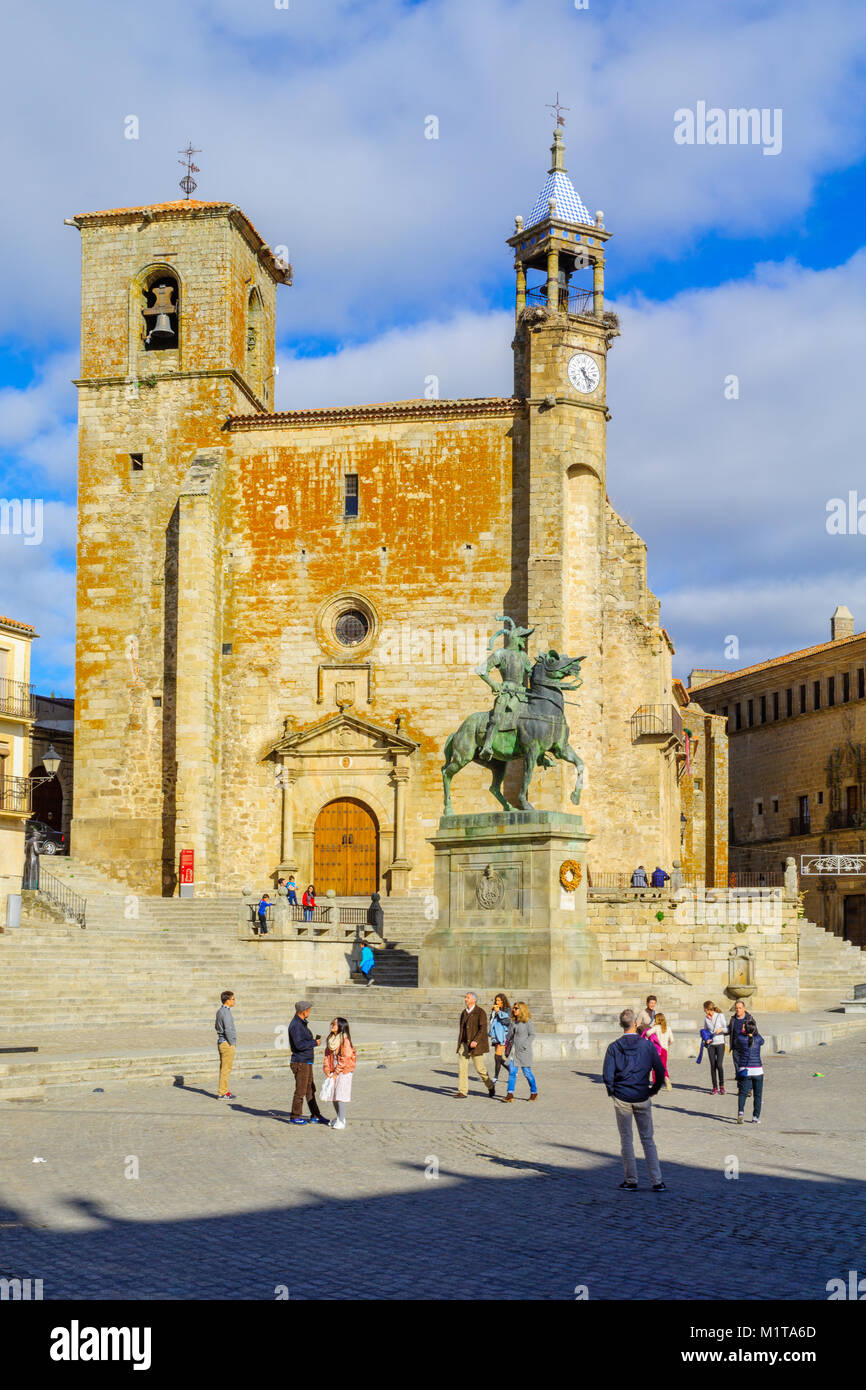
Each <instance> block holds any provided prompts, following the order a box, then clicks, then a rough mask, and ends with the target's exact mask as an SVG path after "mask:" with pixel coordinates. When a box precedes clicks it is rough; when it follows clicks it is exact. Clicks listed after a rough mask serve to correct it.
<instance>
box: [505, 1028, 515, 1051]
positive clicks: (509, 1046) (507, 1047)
mask: <svg viewBox="0 0 866 1390" xmlns="http://www.w3.org/2000/svg"><path fill="white" fill-rule="evenodd" d="M513 1046H514V1035H513V1034H512V1036H511V1037H510V1038H509V1039H508V1042H507V1043H506V1044H505V1055H506V1057H510V1056H511V1049H512V1047H513Z"/></svg>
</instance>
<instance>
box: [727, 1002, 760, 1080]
mask: <svg viewBox="0 0 866 1390" xmlns="http://www.w3.org/2000/svg"><path fill="white" fill-rule="evenodd" d="M757 1031H758V1025H757V1023H756V1022H755V1020H754V1019H753V1018H752V1015H751V1014H750V1013H748V1012H747V1011H746V1006H745V1004H744V1003H743V1001H742V999H738V1000H737V1002H736V1004H735V1005H734V1012H733V1013H732V1014H731V1021H730V1023H729V1024H728V1033H729V1035H730V1048H731V1053H732V1055H733V1059H734V1066H735V1067H736V1065H737V1053H738V1052H740V1051H741V1050H748V1046H749V1044H748V1042H747V1041H746V1038H747V1034H749V1033H757Z"/></svg>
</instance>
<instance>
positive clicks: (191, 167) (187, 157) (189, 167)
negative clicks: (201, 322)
mask: <svg viewBox="0 0 866 1390" xmlns="http://www.w3.org/2000/svg"><path fill="white" fill-rule="evenodd" d="M556 97H557V100H559V93H558V92H557V94H556ZM178 154H182V155H183V159H179V160H178V161H177V162H178V164H183V165H184V166H185V168H186V173H185V174H184V176H183V178H182V179H181V180H180V186H181V188H182V189H183V191H184V193H185V194H186V196H187V198H191V197H192V195H193V192H194V190H195V189H196V188H198V184H197V183H196V181H195V179H194V178H193V174H199V173H201V170H200V169H199V167H198V165H197V164H193V162H192V157H193V155H194V154H201V150H194V149H193V147H192V141H191V140H190V142H189V144H188V145H187V147H186V149H185V150H178Z"/></svg>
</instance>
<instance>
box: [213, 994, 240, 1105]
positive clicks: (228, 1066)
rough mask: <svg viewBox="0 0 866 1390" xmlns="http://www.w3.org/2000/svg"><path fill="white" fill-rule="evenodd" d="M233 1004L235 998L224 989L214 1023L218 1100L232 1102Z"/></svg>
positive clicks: (234, 1040) (235, 1034)
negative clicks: (217, 1057)
mask: <svg viewBox="0 0 866 1390" xmlns="http://www.w3.org/2000/svg"><path fill="white" fill-rule="evenodd" d="M234 1002H235V996H234V994H233V993H232V991H231V990H230V989H224V990H223V992H222V994H221V995H220V1007H219V1008H218V1009H217V1016H216V1023H215V1024H214V1027H215V1028H216V1035H217V1051H218V1052H219V1058H220V1079H219V1086H218V1088H217V1099H218V1100H234V1095H233V1094H232V1092H231V1091H230V1090H229V1077H230V1076H231V1071H232V1063H233V1062H234V1060H235V1045H236V1043H237V1040H238V1034H237V1029H236V1028H235V1021H234V1019H233V1018H232V1008H233V1007H234Z"/></svg>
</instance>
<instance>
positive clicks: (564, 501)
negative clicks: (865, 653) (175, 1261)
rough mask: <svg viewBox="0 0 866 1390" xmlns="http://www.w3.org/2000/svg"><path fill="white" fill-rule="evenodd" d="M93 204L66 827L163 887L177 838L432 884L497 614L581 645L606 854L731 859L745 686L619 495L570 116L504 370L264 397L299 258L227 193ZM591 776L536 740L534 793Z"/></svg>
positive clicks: (577, 722) (611, 331) (583, 726)
mask: <svg viewBox="0 0 866 1390" xmlns="http://www.w3.org/2000/svg"><path fill="white" fill-rule="evenodd" d="M72 221H73V222H74V224H75V225H76V226H77V227H78V228H79V229H80V232H81V239H82V257H83V293H82V364H81V377H80V380H79V381H78V383H77V384H78V387H79V395H80V417H79V418H80V462H79V539H78V629H77V689H76V725H75V730H76V760H77V766H76V780H75V803H74V820H73V826H72V836H73V852H74V853H75V854H76V855H80V856H82V857H83V858H85V859H87V860H88V861H90V862H92V863H94V864H96V865H99V866H101V867H102V868H103V869H104V870H106V871H108V872H110V873H112V874H114V875H116V876H118V877H120V878H122V879H124V880H125V881H127V882H128V883H129V884H131V885H132V886H136V887H140V888H142V889H144V890H146V891H151V892H154V891H156V892H159V891H163V892H166V893H171V892H173V891H175V888H176V883H177V875H178V860H179V855H180V852H181V851H182V850H184V849H192V850H193V851H194V855H195V879H196V885H197V891H199V892H214V891H220V890H228V889H231V890H237V889H239V888H242V887H244V886H246V885H253V884H255V885H261V884H263V883H264V882H266V881H267V879H268V878H273V876H274V875H275V874H277V873H278V872H286V871H287V870H289V869H293V870H294V871H295V872H296V873H297V875H298V877H299V880H300V881H301V882H302V884H305V883H306V882H308V881H313V880H314V881H315V883H316V886H317V888H318V889H319V891H320V892H323V891H325V890H327V889H328V888H334V889H335V891H337V892H338V893H341V894H363V893H368V892H370V891H371V890H373V889H377V888H378V889H379V890H381V891H383V892H385V893H389V894H400V895H402V894H407V893H409V894H424V893H426V892H429V891H430V890H431V888H432V865H433V856H432V852H431V850H430V846H429V844H428V837H429V836H430V834H431V833H432V831H433V830H434V828H435V827H436V825H437V822H438V817H439V813H440V809H441V805H442V786H441V765H442V748H443V745H444V743H445V740H446V738H447V736H448V735H449V733H451V732H452V731H453V730H454V729H455V728H456V727H457V725H458V724H459V723H460V721H461V720H462V718H463V717H464V716H465V715H466V714H468V713H470V712H471V711H473V710H478V709H483V708H489V704H490V696H489V691H488V689H487V687H486V686H485V685H483V684H482V683H481V681H480V680H479V678H478V676H477V675H476V674H475V668H476V667H477V666H478V665H479V664H481V663H482V662H483V661H484V660H485V658H486V656H487V653H488V642H489V641H492V640H493V635H494V633H495V632H496V631H497V630H498V629H501V628H502V626H503V622H502V619H501V616H500V615H506V614H507V615H508V616H509V617H510V618H511V619H513V620H514V621H515V622H517V623H521V624H523V625H524V626H526V627H531V628H533V629H534V633H533V635H532V636H531V638H530V639H529V642H530V651H531V652H532V653H536V652H540V651H543V650H545V649H549V648H553V649H555V650H557V651H559V652H568V653H569V654H572V655H579V656H583V657H584V658H585V660H584V663H583V668H582V674H583V685H582V688H581V690H580V692H579V694H577V695H574V696H571V697H570V700H571V701H573V703H570V704H569V705H568V706H567V713H568V717H569V721H570V725H571V731H572V734H571V742H572V744H573V746H574V747H575V748H576V749H577V751H578V752H579V754H580V756H581V757H582V758H583V759H584V761H585V763H586V777H585V784H584V792H583V800H582V802H581V806H580V810H581V813H582V814H583V816H584V821H585V824H586V827H587V829H588V830H589V831H590V833H591V834H592V835H593V837H594V839H593V842H592V844H591V845H590V851H589V860H590V865H591V867H592V868H593V870H595V871H596V872H599V873H600V872H602V871H612V870H630V869H631V868H633V867H634V866H635V864H637V863H638V862H643V863H645V864H646V865H647V866H648V867H652V865H654V864H655V863H656V862H659V863H662V864H664V865H666V866H667V867H668V868H670V866H671V863H672V861H673V860H674V859H678V858H682V859H683V861H684V868H685V869H686V870H687V871H691V872H692V873H693V874H697V875H699V876H702V877H703V876H706V877H707V878H708V880H709V881H710V882H711V883H712V882H720V883H724V882H725V881H726V870H727V865H726V843H725V836H726V826H727V806H726V800H725V797H726V785H727V767H726V757H727V751H726V740H725V737H724V720H723V719H722V718H721V717H719V716H714V715H712V714H709V713H707V712H705V710H704V709H703V708H702V706H700V705H698V704H697V703H696V701H695V699H694V696H693V695H692V694H691V693H690V692H686V691H685V690H684V688H683V687H682V686H681V685H680V684H679V683H677V682H674V681H673V680H672V676H671V655H672V652H673V647H672V644H671V642H670V639H669V638H668V636H667V634H666V633H665V632H664V630H663V629H662V628H661V627H660V625H659V603H658V600H657V599H656V598H655V596H654V595H653V594H652V593H651V592H650V590H649V588H648V587H647V579H646V547H645V545H644V543H643V541H642V540H641V539H640V537H639V536H637V535H636V534H635V532H634V531H633V530H632V529H631V528H630V527H629V526H628V525H626V523H625V522H624V521H623V520H622V519H621V518H620V517H619V516H617V515H616V513H615V512H614V511H613V509H612V507H611V506H610V503H609V501H608V499H607V495H606V488H605V474H606V432H607V423H608V420H609V418H610V416H609V412H608V409H607V405H606V380H607V359H608V352H609V349H610V347H611V344H612V343H613V341H614V339H615V337H616V336H617V334H618V324H617V319H616V316H615V315H613V314H611V313H609V312H608V311H606V309H605V304H604V264H605V247H606V243H607V241H608V238H609V236H610V233H609V232H608V231H607V230H606V229H605V227H604V224H603V218H602V214H600V213H597V214H595V216H592V215H591V214H590V213H589V212H588V210H587V209H586V207H585V206H584V205H583V203H582V202H581V201H580V199H579V197H578V195H577V193H576V191H575V189H574V187H573V185H572V183H571V181H570V180H569V178H568V175H567V172H566V170H565V166H564V152H563V145H562V135H561V132H560V131H559V130H557V132H556V135H555V138H554V144H553V146H552V163H551V168H550V170H549V173H548V178H547V181H546V183H545V184H544V187H543V188H542V190H541V193H540V194H539V196H538V198H537V200H536V203H535V205H534V207H533V209H532V211H531V213H530V215H529V216H528V217H527V218H526V220H525V222H524V220H523V219H522V218H517V219H516V220H515V230H514V234H513V235H512V236H511V238H510V239H509V242H508V244H509V246H510V247H511V250H512V253H513V256H514V261H515V273H516V322H515V333H514V342H513V349H514V391H513V394H512V395H511V396H508V397H504V398H498V397H497V398H482V399H469V400H428V399H419V400H408V401H398V402H391V403H384V404H373V405H363V406H352V407H340V408H334V409H316V410H295V411H287V412H274V410H273V400H272V388H273V381H274V370H275V365H274V349H275V304H276V290H277V287H278V286H279V285H288V284H290V283H291V270H290V268H289V267H288V266H287V265H285V264H284V263H283V262H282V261H280V260H279V259H278V258H277V257H276V256H275V255H274V253H273V252H272V251H271V250H270V249H269V247H268V246H267V245H266V244H265V242H264V241H263V240H262V238H261V237H260V236H259V234H258V233H257V232H256V231H255V229H254V228H253V227H252V225H251V224H250V222H249V220H248V219H247V218H246V217H245V215H244V214H243V213H242V212H241V211H240V210H239V209H238V208H237V207H235V206H233V205H232V204H230V203H219V202H210V203H204V202H196V201H192V200H190V201H185V202H179V203H169V204H161V205H157V206H152V207H140V208H126V209H119V210H114V211H107V212H96V213H88V214H83V215H80V216H77V217H76V218H74V219H72ZM584 279H585V281H586V283H583V281H584ZM687 730H688V731H689V732H688V733H687V732H686V731H687ZM514 771H515V773H516V772H517V768H516V767H515V769H514ZM489 778H490V773H489V772H488V771H485V770H484V769H482V768H481V767H480V766H477V765H476V766H470V767H468V768H467V769H466V770H465V771H464V772H461V773H460V775H459V777H458V778H457V780H456V782H455V785H454V793H453V794H454V805H455V810H456V811H458V812H459V811H461V810H467V811H468V810H472V809H478V808H483V809H491V810H492V809H495V803H494V802H493V801H492V800H490V799H489V797H488V791H487V787H488V783H489ZM573 785H574V769H573V768H571V767H566V766H563V765H559V764H557V765H556V766H555V767H554V768H551V769H550V770H549V771H547V772H545V773H544V774H542V773H541V772H539V773H537V774H536V778H535V780H534V783H533V787H532V800H533V804H534V805H536V806H538V807H542V808H550V809H563V810H573V809H574V808H573V806H572V805H571V803H570V801H569V799H568V798H569V795H570V792H571V790H572V787H573ZM514 791H515V781H514V778H513V777H511V775H509V780H508V781H507V782H506V794H510V793H513V792H514Z"/></svg>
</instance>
